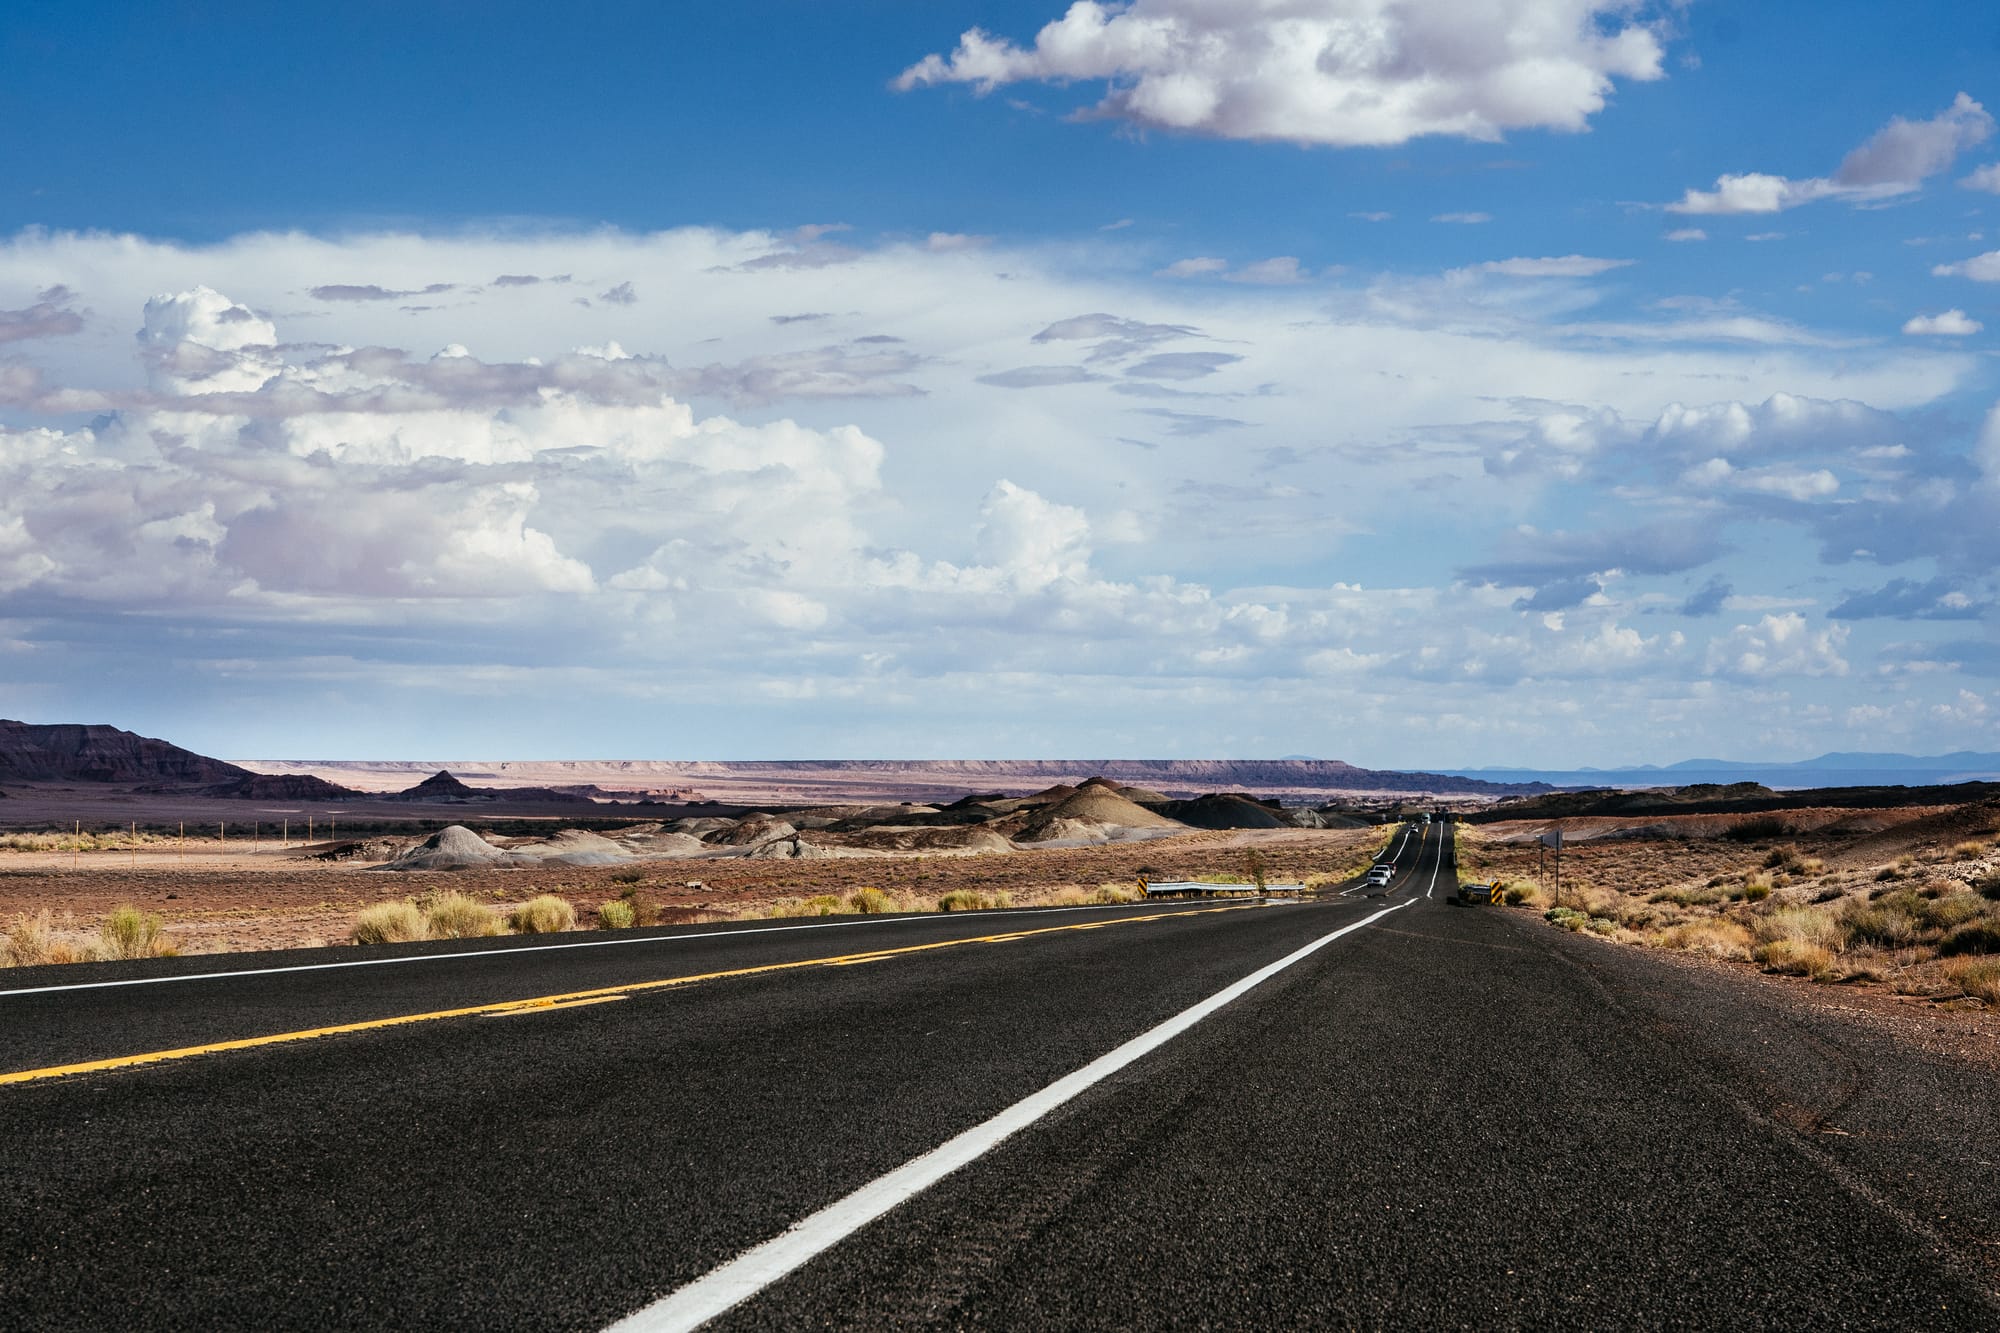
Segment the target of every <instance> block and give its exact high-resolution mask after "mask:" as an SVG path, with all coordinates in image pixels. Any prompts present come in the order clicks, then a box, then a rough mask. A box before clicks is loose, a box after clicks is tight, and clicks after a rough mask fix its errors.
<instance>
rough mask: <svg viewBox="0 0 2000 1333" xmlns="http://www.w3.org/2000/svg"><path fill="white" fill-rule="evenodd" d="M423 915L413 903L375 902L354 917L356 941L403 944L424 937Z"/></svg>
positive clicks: (425, 930)
mask: <svg viewBox="0 0 2000 1333" xmlns="http://www.w3.org/2000/svg"><path fill="white" fill-rule="evenodd" d="M426 932H427V926H426V924H425V921H424V914H423V913H422V912H420V911H418V910H417V905H416V904H415V903H412V902H396V903H376V904H375V905H374V906H372V907H364V908H362V909H361V910H360V911H359V912H358V913H356V914H355V917H354V929H353V931H352V932H351V933H352V935H353V938H354V942H355V943H356V944H404V943H407V942H409V941H411V940H420V939H423V938H425V936H426Z"/></svg>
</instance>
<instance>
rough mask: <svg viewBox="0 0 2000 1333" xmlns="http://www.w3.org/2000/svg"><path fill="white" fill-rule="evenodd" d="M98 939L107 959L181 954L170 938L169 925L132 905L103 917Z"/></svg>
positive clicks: (152, 914)
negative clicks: (168, 933) (167, 927)
mask: <svg viewBox="0 0 2000 1333" xmlns="http://www.w3.org/2000/svg"><path fill="white" fill-rule="evenodd" d="M97 938H98V941H99V949H100V951H101V953H102V955H103V956H104V957H106V958H172V957H173V956H174V955H175V954H177V953H179V952H180V950H179V949H177V948H175V947H174V943H173V941H172V940H171V939H169V938H168V937H167V933H166V922H164V921H162V920H161V919H160V917H159V916H158V915H157V914H156V913H153V912H142V911H140V910H139V909H138V908H136V907H133V906H131V905H129V904H128V905H126V906H124V907H120V908H118V909H116V910H115V911H113V912H112V913H111V915H110V916H108V917H106V918H104V924H103V925H101V926H99V927H98V928H97Z"/></svg>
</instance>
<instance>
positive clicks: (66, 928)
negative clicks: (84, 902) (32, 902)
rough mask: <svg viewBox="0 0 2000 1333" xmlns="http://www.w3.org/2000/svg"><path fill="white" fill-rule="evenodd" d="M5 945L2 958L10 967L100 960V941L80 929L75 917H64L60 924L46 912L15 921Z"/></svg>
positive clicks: (15, 919)
mask: <svg viewBox="0 0 2000 1333" xmlns="http://www.w3.org/2000/svg"><path fill="white" fill-rule="evenodd" d="M5 945H6V947H5V949H4V950H0V954H4V961H5V963H6V965H7V966H9V967H42V966H45V965H48V964H51V963H89V962H95V961H96V960H97V959H98V957H99V956H100V955H99V952H98V941H97V940H96V939H95V938H94V937H93V936H92V935H90V934H89V933H88V932H86V931H83V930H80V929H79V928H78V927H77V924H76V918H75V917H73V916H70V915H69V914H68V913H65V914H64V915H63V919H62V920H61V921H57V920H56V918H55V916H54V914H53V913H51V912H50V911H49V910H48V909H47V908H43V909H42V910H41V911H39V912H36V913H34V914H33V915H32V916H31V915H29V914H28V913H26V912H23V913H21V914H20V915H19V916H17V917H15V918H14V925H13V928H12V929H11V930H9V931H8V933H7V936H6V941H5Z"/></svg>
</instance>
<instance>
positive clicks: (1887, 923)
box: [1847, 889, 1924, 949]
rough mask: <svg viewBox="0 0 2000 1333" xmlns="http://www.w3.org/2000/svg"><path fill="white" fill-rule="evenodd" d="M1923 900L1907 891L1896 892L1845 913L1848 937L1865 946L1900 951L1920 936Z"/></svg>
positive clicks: (1922, 928)
mask: <svg viewBox="0 0 2000 1333" xmlns="http://www.w3.org/2000/svg"><path fill="white" fill-rule="evenodd" d="M1923 906H1924V904H1923V899H1921V898H1919V897H1917V895H1916V894H1914V893H1911V892H1910V891H1909V890H1907V889H1899V890H1897V891H1896V892H1894V893H1891V894H1887V895H1885V896H1883V897H1881V898H1878V899H1876V900H1875V901H1874V902H1872V903H1870V904H1868V905H1867V906H1865V907H1863V906H1860V905H1854V906H1850V907H1849V909H1848V911H1847V930H1848V934H1849V935H1850V936H1852V937H1853V938H1854V939H1857V940H1860V941H1862V942H1863V943H1866V944H1879V945H1882V946H1884V947H1886V948H1891V949H1900V948H1902V947H1903V946H1904V945H1907V944H1913V943H1915V942H1916V941H1917V939H1918V938H1919V937H1920V936H1921V935H1922V934H1923V931H1924V924H1923V916H1922V912H1923Z"/></svg>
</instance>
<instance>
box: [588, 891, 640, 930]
mask: <svg viewBox="0 0 2000 1333" xmlns="http://www.w3.org/2000/svg"><path fill="white" fill-rule="evenodd" d="M638 919H639V914H638V913H637V912H635V911H633V910H632V904H631V903H629V902H627V901H626V900H625V899H623V898H613V899H612V900H611V901H610V902H608V903H599V904H598V905H597V924H598V925H599V926H601V927H603V928H604V929H605V930H626V929H628V928H630V926H631V925H632V923H633V922H634V921H636V920H638Z"/></svg>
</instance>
